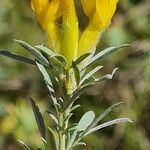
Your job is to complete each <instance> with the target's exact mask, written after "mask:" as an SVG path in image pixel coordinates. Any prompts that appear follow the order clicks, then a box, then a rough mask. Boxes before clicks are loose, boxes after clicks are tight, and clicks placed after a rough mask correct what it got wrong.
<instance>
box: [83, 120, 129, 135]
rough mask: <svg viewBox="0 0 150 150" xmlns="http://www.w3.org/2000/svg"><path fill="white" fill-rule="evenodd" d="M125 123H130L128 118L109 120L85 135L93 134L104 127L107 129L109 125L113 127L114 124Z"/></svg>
mask: <svg viewBox="0 0 150 150" xmlns="http://www.w3.org/2000/svg"><path fill="white" fill-rule="evenodd" d="M126 122H132V121H131V120H130V119H129V118H118V119H114V120H111V121H108V122H106V123H103V124H101V125H98V126H96V127H95V128H92V129H91V130H89V131H88V132H87V133H86V135H88V134H90V133H93V132H95V131H97V130H100V129H103V128H105V127H108V126H111V125H114V124H118V123H126Z"/></svg>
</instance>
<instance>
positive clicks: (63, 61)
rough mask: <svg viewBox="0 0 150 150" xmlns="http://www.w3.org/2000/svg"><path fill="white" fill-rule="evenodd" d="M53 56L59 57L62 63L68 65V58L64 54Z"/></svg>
mask: <svg viewBox="0 0 150 150" xmlns="http://www.w3.org/2000/svg"><path fill="white" fill-rule="evenodd" d="M53 58H55V59H57V60H58V61H59V62H60V63H62V64H63V65H64V66H65V67H66V66H67V60H66V58H65V57H64V56H63V55H55V56H53Z"/></svg>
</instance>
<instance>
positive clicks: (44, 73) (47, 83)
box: [36, 62, 54, 92]
mask: <svg viewBox="0 0 150 150" xmlns="http://www.w3.org/2000/svg"><path fill="white" fill-rule="evenodd" d="M36 64H37V66H38V68H39V70H40V72H41V73H42V75H43V77H44V81H45V83H46V85H47V87H48V89H49V90H50V92H54V89H53V85H52V82H51V79H50V77H49V74H48V73H47V71H46V69H45V68H44V66H43V65H41V64H39V63H38V62H36Z"/></svg>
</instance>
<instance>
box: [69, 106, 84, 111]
mask: <svg viewBox="0 0 150 150" xmlns="http://www.w3.org/2000/svg"><path fill="white" fill-rule="evenodd" d="M79 107H81V105H75V106H73V107H72V108H71V110H70V112H72V111H74V110H76V109H77V108H79Z"/></svg>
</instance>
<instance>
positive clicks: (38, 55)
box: [15, 39, 50, 66]
mask: <svg viewBox="0 0 150 150" xmlns="http://www.w3.org/2000/svg"><path fill="white" fill-rule="evenodd" d="M15 42H17V43H19V44H20V45H21V46H22V47H23V48H25V49H26V50H28V51H29V52H30V53H31V54H32V55H33V56H34V57H35V59H37V60H38V61H39V62H40V63H42V64H44V65H46V66H49V65H50V64H49V62H48V60H47V59H46V58H45V57H44V56H43V55H42V54H41V53H40V52H39V51H38V50H37V49H35V48H34V47H33V46H31V45H29V44H28V43H26V42H24V41H21V40H16V39H15Z"/></svg>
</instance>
